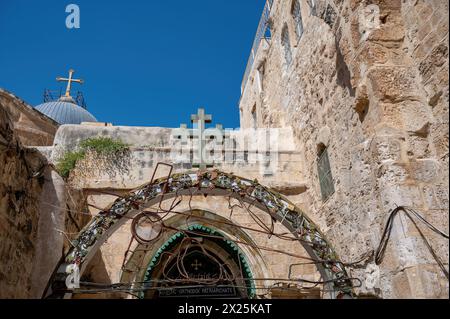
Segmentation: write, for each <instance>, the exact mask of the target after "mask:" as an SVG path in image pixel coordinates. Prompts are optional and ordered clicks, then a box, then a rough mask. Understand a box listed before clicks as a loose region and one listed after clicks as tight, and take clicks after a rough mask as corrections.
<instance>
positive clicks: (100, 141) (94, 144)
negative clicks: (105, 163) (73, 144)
mask: <svg viewBox="0 0 450 319" xmlns="http://www.w3.org/2000/svg"><path fill="white" fill-rule="evenodd" d="M128 147H129V145H127V144H125V143H123V142H122V141H119V140H113V139H112V138H109V137H96V138H89V139H87V140H84V141H83V142H81V143H80V148H81V149H82V150H85V151H87V150H90V151H96V152H97V153H99V154H116V153H119V152H123V151H125V150H127V149H128Z"/></svg>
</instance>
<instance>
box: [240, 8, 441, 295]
mask: <svg viewBox="0 0 450 319" xmlns="http://www.w3.org/2000/svg"><path fill="white" fill-rule="evenodd" d="M292 3H293V1H291V0H279V1H274V4H273V6H272V10H271V14H270V16H271V18H270V20H271V33H272V37H271V39H270V40H263V41H262V42H261V44H260V47H259V49H258V51H257V56H256V61H255V63H254V65H253V69H252V72H251V73H250V77H249V81H248V82H247V83H243V94H242V97H241V101H240V111H241V126H242V127H243V128H248V127H252V126H255V123H253V122H254V121H255V114H254V113H255V112H256V122H257V123H256V126H258V127H285V126H291V127H292V128H293V130H294V134H295V137H296V143H297V149H298V150H299V152H300V153H301V154H302V155H303V159H302V164H301V165H298V167H297V169H298V171H300V172H301V175H302V180H303V181H304V182H305V183H306V186H307V187H308V191H307V192H306V193H304V194H302V195H301V196H300V197H299V198H298V200H297V202H296V204H298V205H300V206H301V207H302V208H303V209H304V210H305V211H306V212H307V213H308V214H310V216H314V217H313V218H314V219H315V220H316V221H317V222H318V223H319V224H320V226H321V227H322V229H323V230H325V231H326V233H327V236H328V237H329V238H330V239H331V240H332V242H333V243H334V244H335V245H336V247H337V250H338V253H339V255H340V256H345V259H346V260H348V261H353V260H358V258H359V257H360V256H361V255H362V254H363V253H365V252H367V251H370V250H372V249H374V248H375V247H376V246H377V245H378V242H379V240H380V236H381V230H382V227H383V225H384V223H385V222H386V220H387V217H388V214H389V212H390V211H391V210H392V209H393V208H395V207H396V205H406V206H411V207H414V208H415V209H417V210H419V211H420V212H421V213H422V214H423V215H424V216H425V217H426V218H427V219H428V220H429V221H431V222H432V223H433V224H435V225H439V226H440V227H441V228H443V229H444V230H446V231H447V232H448V173H449V172H448V3H447V2H445V1H431V0H430V1H400V0H394V1H355V0H353V1H345V0H341V1H300V5H301V13H302V20H303V34H302V35H301V37H300V38H298V37H297V34H296V32H295V30H296V28H295V19H294V18H293V16H292V14H291V8H292ZM310 4H315V7H314V8H313V7H311V5H310ZM286 27H287V30H288V33H289V36H290V47H291V50H292V52H291V53H292V56H293V61H292V63H291V64H290V65H287V62H286V59H285V56H286V54H285V51H284V50H285V48H286V46H285V45H283V44H282V38H281V37H282V32H283V28H286ZM252 112H253V114H252ZM321 147H327V149H328V154H329V157H330V164H331V171H332V174H333V178H334V187H335V193H334V194H333V195H332V196H331V197H330V198H329V199H328V200H326V201H323V200H322V198H321V192H320V186H319V179H318V175H317V158H318V149H320V148H321ZM402 226H403V227H402ZM394 233H395V234H394V235H393V238H392V241H391V242H390V244H389V248H388V256H387V257H386V258H385V261H384V262H383V264H382V265H380V266H379V267H378V266H376V265H374V264H369V265H368V266H367V267H366V268H365V269H364V270H356V269H355V270H354V271H353V275H355V276H359V277H360V278H363V279H364V281H365V283H364V286H363V287H362V288H361V289H359V290H358V292H360V293H369V294H374V295H377V296H380V297H383V298H403V297H405V298H407V297H417V298H430V297H448V281H447V280H446V278H445V277H444V276H443V274H442V272H441V271H440V269H439V268H438V267H437V265H436V263H435V262H434V260H433V258H432V256H431V254H430V253H429V252H428V250H427V249H426V246H425V245H424V244H423V242H422V241H421V239H420V237H419V235H418V234H417V232H416V231H415V229H414V227H413V226H412V224H411V223H410V222H408V221H407V220H406V219H403V218H401V223H399V222H397V224H396V227H395V230H394ZM427 236H429V237H430V239H431V242H432V244H433V245H434V247H436V250H437V251H438V254H439V256H440V257H441V258H442V259H443V260H444V261H445V263H446V265H447V267H448V242H447V241H446V240H445V239H443V238H441V237H436V236H434V235H432V234H429V233H427ZM447 269H448V268H447Z"/></svg>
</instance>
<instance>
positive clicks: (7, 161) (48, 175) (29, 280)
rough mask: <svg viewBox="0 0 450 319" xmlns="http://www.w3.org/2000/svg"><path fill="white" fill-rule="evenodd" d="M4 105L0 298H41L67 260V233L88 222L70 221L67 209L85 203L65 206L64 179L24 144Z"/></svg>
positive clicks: (0, 125) (0, 109)
mask: <svg viewBox="0 0 450 319" xmlns="http://www.w3.org/2000/svg"><path fill="white" fill-rule="evenodd" d="M1 103H2V101H0V260H1V263H0V298H40V297H41V296H42V293H43V290H44V289H45V287H46V285H47V282H48V280H49V278H50V274H51V273H52V272H53V271H54V268H55V267H56V265H57V263H58V262H59V260H60V259H61V257H62V254H63V245H64V241H65V240H66V239H65V236H64V235H63V233H67V232H71V231H73V227H72V224H73V223H78V224H80V223H83V222H84V223H86V220H83V219H81V218H80V217H79V216H75V217H74V218H73V220H67V219H66V217H67V216H66V212H67V209H68V208H69V209H70V210H76V209H78V208H79V207H82V205H83V201H82V200H78V201H75V202H69V201H67V205H66V195H65V192H66V190H65V184H64V182H63V181H62V179H61V177H59V176H58V175H57V174H55V171H54V169H53V168H52V166H51V165H49V164H48V162H47V159H46V158H45V157H44V156H43V155H42V154H41V153H40V152H39V151H38V150H36V149H32V148H27V147H25V146H23V145H22V142H21V139H20V132H19V133H18V132H17V131H16V130H15V126H14V124H13V121H12V120H11V115H10V114H9V108H7V107H4V105H3V104H1ZM72 193H73V192H72ZM73 194H74V195H73V196H77V195H76V193H73ZM66 245H67V244H66Z"/></svg>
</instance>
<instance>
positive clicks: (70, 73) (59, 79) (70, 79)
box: [56, 69, 84, 97]
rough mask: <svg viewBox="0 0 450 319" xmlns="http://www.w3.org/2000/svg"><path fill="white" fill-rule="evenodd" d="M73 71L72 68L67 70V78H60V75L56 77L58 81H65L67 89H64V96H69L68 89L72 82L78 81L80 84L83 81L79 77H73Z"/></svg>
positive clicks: (69, 89) (70, 87)
mask: <svg viewBox="0 0 450 319" xmlns="http://www.w3.org/2000/svg"><path fill="white" fill-rule="evenodd" d="M74 73H75V71H74V70H73V69H70V70H69V78H67V79H66V78H61V77H58V78H56V81H58V82H67V89H66V95H65V96H66V97H70V91H71V89H72V82H75V83H80V84H83V83H84V81H83V80H81V79H73V74H74Z"/></svg>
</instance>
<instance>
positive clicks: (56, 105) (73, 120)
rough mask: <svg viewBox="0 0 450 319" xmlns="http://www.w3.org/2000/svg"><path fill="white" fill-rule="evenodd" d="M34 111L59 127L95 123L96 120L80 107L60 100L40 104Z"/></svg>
mask: <svg viewBox="0 0 450 319" xmlns="http://www.w3.org/2000/svg"><path fill="white" fill-rule="evenodd" d="M35 109H36V110H38V111H39V112H41V113H43V114H45V115H47V116H48V117H50V118H51V119H53V120H55V121H56V122H58V123H59V124H61V125H63V124H81V123H82V122H97V120H96V118H95V117H94V116H93V115H92V114H91V113H89V112H88V111H87V110H85V109H84V108H82V107H81V106H78V105H76V104H75V103H72V102H71V101H64V100H62V99H60V100H58V101H55V102H48V103H44V104H40V105H38V106H36V107H35Z"/></svg>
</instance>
